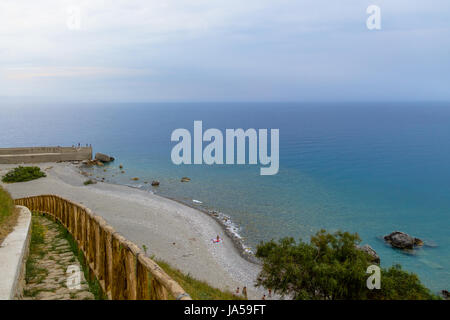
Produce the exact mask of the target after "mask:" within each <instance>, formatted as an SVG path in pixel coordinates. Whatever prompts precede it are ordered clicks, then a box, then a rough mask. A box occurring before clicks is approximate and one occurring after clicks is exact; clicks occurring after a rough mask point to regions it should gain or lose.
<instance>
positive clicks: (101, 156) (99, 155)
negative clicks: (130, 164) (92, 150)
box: [95, 152, 114, 162]
mask: <svg viewBox="0 0 450 320" xmlns="http://www.w3.org/2000/svg"><path fill="white" fill-rule="evenodd" d="M95 160H98V161H101V162H111V161H114V158H113V157H111V156H108V155H107V154H103V153H100V152H97V153H96V154H95Z"/></svg>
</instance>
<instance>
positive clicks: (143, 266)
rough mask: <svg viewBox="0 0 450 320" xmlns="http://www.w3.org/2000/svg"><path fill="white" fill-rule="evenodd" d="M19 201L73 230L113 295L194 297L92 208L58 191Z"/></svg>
mask: <svg viewBox="0 0 450 320" xmlns="http://www.w3.org/2000/svg"><path fill="white" fill-rule="evenodd" d="M15 203H16V205H22V206H26V207H28V208H29V209H30V210H31V211H38V212H41V213H45V214H47V215H49V216H51V217H53V218H54V219H55V220H57V221H59V222H60V223H61V224H62V225H63V226H64V227H65V228H66V229H67V230H68V231H69V232H70V234H71V235H72V236H73V238H74V239H75V241H76V242H77V244H78V247H79V249H81V250H82V251H83V253H84V256H85V258H86V261H87V263H88V264H89V268H90V272H91V273H93V274H94V275H95V276H96V278H97V279H98V281H99V283H100V286H101V287H102V290H103V292H104V293H105V295H106V296H107V297H108V298H109V299H112V300H124V299H125V300H136V299H137V300H148V299H150V300H166V299H168V298H169V297H170V296H171V297H172V298H175V299H177V300H191V297H190V296H189V295H188V294H187V293H186V292H185V291H184V290H183V288H182V287H181V286H180V285H179V284H178V283H177V282H175V281H174V280H173V279H172V278H170V277H169V276H168V275H167V274H166V273H165V272H164V270H162V269H161V268H160V267H159V266H158V265H157V264H156V263H155V262H154V261H153V260H151V259H150V258H148V257H146V256H145V254H144V253H143V252H142V251H141V249H139V247H138V246H136V245H135V244H134V243H133V242H131V241H128V240H127V239H125V238H124V237H123V236H121V235H120V234H119V233H117V232H116V231H115V230H114V229H113V228H112V227H111V226H109V225H108V224H107V223H106V221H105V220H103V218H101V217H99V216H97V215H95V214H93V213H92V212H91V210H90V209H88V208H86V207H84V206H82V205H80V204H77V203H74V202H72V201H69V200H66V199H64V198H61V197H59V196H55V195H41V196H34V197H27V198H21V199H16V200H15Z"/></svg>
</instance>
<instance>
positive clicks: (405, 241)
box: [384, 231, 423, 249]
mask: <svg viewBox="0 0 450 320" xmlns="http://www.w3.org/2000/svg"><path fill="white" fill-rule="evenodd" d="M384 240H385V241H386V242H388V243H389V244H390V245H391V246H393V247H395V248H399V249H413V248H414V247H417V246H422V245H423V241H422V240H420V239H419V238H414V237H411V236H410V235H409V234H407V233H404V232H401V231H394V232H392V233H391V234H388V235H387V236H384Z"/></svg>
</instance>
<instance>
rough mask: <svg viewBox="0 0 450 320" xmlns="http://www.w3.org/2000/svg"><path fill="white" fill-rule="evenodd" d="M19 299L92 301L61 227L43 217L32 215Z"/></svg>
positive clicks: (87, 286)
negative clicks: (25, 265) (21, 290)
mask: <svg viewBox="0 0 450 320" xmlns="http://www.w3.org/2000/svg"><path fill="white" fill-rule="evenodd" d="M78 270H79V271H80V272H77V271H78ZM23 299H25V300H92V299H94V295H93V294H92V293H91V292H90V291H89V285H88V283H87V282H86V280H85V277H84V274H83V269H82V267H81V265H80V263H79V261H78V259H77V258H76V257H75V255H74V253H73V251H72V250H71V248H70V245H69V242H68V241H67V239H66V238H65V237H64V234H63V231H62V230H61V227H60V226H59V225H58V224H56V223H55V222H53V221H51V220H49V219H47V218H45V217H43V216H38V215H33V230H32V238H31V244H30V254H29V257H28V261H27V270H26V285H25V288H24V293H23Z"/></svg>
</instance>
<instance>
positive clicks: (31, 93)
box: [0, 0, 450, 102]
mask: <svg viewBox="0 0 450 320" xmlns="http://www.w3.org/2000/svg"><path fill="white" fill-rule="evenodd" d="M373 4H374V5H377V6H379V8H380V9H381V29H380V30H369V29H368V28H367V26H366V20H367V18H368V17H369V14H367V12H366V9H367V7H368V6H370V5H373ZM78 10H79V11H78ZM77 12H79V19H77V18H76V17H77V16H78V15H77ZM74 17H75V18H74ZM74 19H75V20H74ZM78 22H79V23H78ZM15 100H19V101H20V100H24V101H25V100H32V101H36V100H43V101H53V100H54V101H68V102H153V101H155V102H160V101H220V102H222V101H223V102H226V101H387V100H388V101H416V100H421V101H422V100H441V101H442V100H444V101H450V1H448V0H433V1H426V0H421V1H418V0H405V1H404V0H386V1H385V0H378V1H375V0H372V1H371V0H369V1H367V0H341V1H336V0H308V1H305V0H226V1H225V0H109V1H107V0H80V1H75V0H71V1H68V0H40V1H31V0H1V2H0V102H1V101H15Z"/></svg>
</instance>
